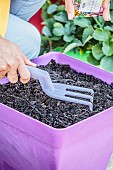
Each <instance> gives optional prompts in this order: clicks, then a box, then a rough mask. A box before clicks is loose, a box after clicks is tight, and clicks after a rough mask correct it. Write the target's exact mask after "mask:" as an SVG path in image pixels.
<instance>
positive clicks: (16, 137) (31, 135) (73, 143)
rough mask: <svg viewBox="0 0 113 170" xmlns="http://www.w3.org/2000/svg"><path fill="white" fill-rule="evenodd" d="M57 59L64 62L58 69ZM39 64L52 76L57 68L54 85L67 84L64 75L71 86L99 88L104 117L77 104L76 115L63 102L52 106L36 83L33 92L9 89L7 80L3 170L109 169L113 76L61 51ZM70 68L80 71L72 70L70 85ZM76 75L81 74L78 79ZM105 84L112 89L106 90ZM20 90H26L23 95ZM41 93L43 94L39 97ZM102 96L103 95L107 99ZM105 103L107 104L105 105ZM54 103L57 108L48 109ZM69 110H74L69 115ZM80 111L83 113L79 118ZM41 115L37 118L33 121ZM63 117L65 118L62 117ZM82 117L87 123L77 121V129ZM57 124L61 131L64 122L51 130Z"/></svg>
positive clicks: (1, 114)
mask: <svg viewBox="0 0 113 170" xmlns="http://www.w3.org/2000/svg"><path fill="white" fill-rule="evenodd" d="M51 59H54V60H55V61H56V63H58V65H57V67H56V65H55V63H53V64H52V65H51ZM33 61H34V62H35V63H37V64H38V65H39V66H40V65H42V66H41V68H43V67H45V66H46V65H47V64H48V63H49V62H50V65H51V69H52V71H51V69H50V70H49V71H50V75H52V72H53V75H54V76H55V79H54V81H56V79H57V78H59V81H61V80H63V78H61V77H62V74H63V75H64V81H67V83H72V82H73V81H74V82H75V83H78V85H82V84H83V85H84V86H86V85H87V87H89V84H90V83H92V84H90V85H91V88H94V92H95V94H94V95H95V96H98V99H96V98H94V108H95V109H98V113H97V114H96V112H94V113H95V114H94V115H93V116H92V113H91V112H87V113H86V108H84V107H82V106H80V108H81V109H79V106H78V105H74V112H73V114H72V104H69V103H68V104H66V106H65V105H64V104H62V102H60V101H58V100H57V102H56V101H52V103H51V102H50V99H49V98H47V97H42V90H40V89H39V90H38V89H37V88H38V87H36V81H34V80H33V82H34V84H32V83H33V82H32V83H31V87H29V86H27V85H22V86H21V88H20V85H19V84H17V85H16V86H15V85H11V84H8V86H7V84H6V85H5V84H4V83H6V82H7V80H6V79H5V80H2V81H1V83H2V84H3V85H1V87H0V95H1V97H0V99H1V102H3V103H4V104H2V103H1V104H0V146H1V147H0V168H1V169H8V170H13V169H14V170H26V169H27V170H31V169H32V170H45V169H46V170H63V169H65V170H70V169H71V170H75V169H77V170H83V169H87V170H105V169H106V167H107V164H108V160H109V157H110V155H111V153H112V152H113V145H112V143H113V142H112V141H113V130H112V129H113V102H112V101H113V95H112V87H113V84H112V82H113V74H111V73H109V72H107V71H104V70H102V69H99V68H97V67H95V66H92V65H89V64H87V63H84V62H82V61H79V60H77V59H73V58H71V57H69V56H67V55H64V54H62V53H59V52H51V53H48V54H45V55H43V56H40V57H38V58H37V59H35V60H33ZM59 64H60V65H61V66H60V65H59ZM64 64H65V66H63V65H64ZM67 65H69V66H70V68H72V69H74V70H76V71H77V72H76V71H74V70H73V71H71V76H72V77H73V78H71V79H70V80H69V79H68V77H67V74H68V73H69V66H67ZM63 67H65V68H64V71H62V68H63ZM60 69H61V71H60ZM55 70H57V73H55ZM60 72H61V75H60V76H61V77H60V76H59V74H60ZM73 74H77V77H76V79H74V75H73ZM89 75H91V76H89ZM92 76H93V77H92ZM79 77H80V78H79ZM95 77H96V78H95ZM68 81H69V82H68ZM103 82H104V87H105V89H106V90H104V89H103V88H102V84H101V83H103ZM81 83H82V84H81ZM26 86H27V87H26ZM7 87H9V89H8V88H7ZM11 87H13V88H11ZM19 88H20V91H18V89H19ZM26 88H27V89H28V90H27V92H26V91H25V89H26ZM33 89H34V90H33ZM23 91H25V93H23ZM38 93H40V95H39V97H38ZM5 94H6V96H4V95H5ZM9 94H11V96H9ZM15 94H16V95H15ZM100 94H103V97H102V96H101V95H100ZM99 95H100V96H99ZM28 96H29V97H30V98H28ZM10 97H11V98H10ZM7 101H9V105H13V106H14V107H15V108H16V107H17V106H18V109H23V110H21V112H19V111H17V110H15V109H13V108H10V107H8V106H6V103H7ZM40 101H41V105H40V107H37V108H36V107H35V105H36V104H37V102H40ZM95 102H96V104H95ZM100 102H102V103H101V105H100ZM50 103H51V107H52V109H50V107H49V108H48V106H49V105H50ZM55 103H56V104H55ZM110 103H111V106H112V107H110ZM54 104H55V105H56V108H57V109H58V108H59V106H61V110H60V114H59V109H58V112H56V111H55V107H54V106H55V105H54ZM21 107H22V108H21ZM46 107H47V109H46ZM65 107H66V108H68V109H66V110H65V112H64V109H65ZM103 107H104V108H105V110H103ZM109 107H110V108H109ZM42 108H43V111H42V112H41V109H42ZM50 110H51V111H50ZM78 110H79V111H80V112H79V114H77V113H78ZM102 110H103V111H102ZM35 111H36V113H37V114H36V115H35V116H34V117H31V116H32V115H33V113H34V112H35ZM22 112H24V113H26V114H28V112H29V114H28V115H29V116H28V115H25V114H23V113H22ZM87 114H89V115H90V116H89V118H87V119H85V120H83V118H84V116H86V117H87ZM62 115H64V116H65V117H64V118H62ZM72 115H73V117H71V116H72ZM40 116H41V118H42V122H41V121H40V120H36V118H37V119H40ZM79 116H81V121H80V122H78V123H76V121H75V123H74V124H73V125H72V122H73V121H74V120H77V121H78V120H79V119H80V117H79ZM45 117H46V119H45ZM58 118H60V119H58ZM53 119H54V120H55V119H56V120H55V121H54V123H53V125H54V126H55V127H56V126H57V123H58V121H59V123H60V124H59V125H60V126H58V127H59V128H55V127H52V126H51V125H47V124H50V123H51V122H52V121H53ZM57 120H58V121H57ZM67 120H70V121H69V123H68V125H70V126H68V127H67V126H66V127H65V128H61V123H62V122H63V123H64V125H65V123H66V122H67ZM44 121H45V123H44ZM70 122H71V123H70Z"/></svg>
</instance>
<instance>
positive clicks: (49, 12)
mask: <svg viewBox="0 0 113 170" xmlns="http://www.w3.org/2000/svg"><path fill="white" fill-rule="evenodd" d="M57 8H58V6H57V5H56V4H52V5H50V6H49V7H48V9H47V14H53V13H54V12H56V11H57Z"/></svg>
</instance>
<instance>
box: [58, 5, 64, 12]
mask: <svg viewBox="0 0 113 170" xmlns="http://www.w3.org/2000/svg"><path fill="white" fill-rule="evenodd" d="M64 10H65V5H59V6H58V8H57V11H64Z"/></svg>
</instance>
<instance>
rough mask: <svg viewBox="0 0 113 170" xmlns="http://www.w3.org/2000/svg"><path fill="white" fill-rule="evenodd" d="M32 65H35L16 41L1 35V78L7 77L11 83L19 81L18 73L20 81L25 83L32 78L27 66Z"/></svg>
mask: <svg viewBox="0 0 113 170" xmlns="http://www.w3.org/2000/svg"><path fill="white" fill-rule="evenodd" d="M26 65H30V66H33V67H35V66H36V65H35V64H34V63H32V62H31V61H30V60H29V59H28V58H27V57H26V56H25V55H24V54H23V53H22V51H21V50H20V49H19V47H18V46H17V45H15V44H14V43H12V42H10V41H8V40H6V39H4V38H2V37H0V78H4V77H5V76H6V74H7V78H8V80H9V81H10V82H11V83H16V82H17V81H18V73H19V75H20V81H21V82H22V83H23V84H25V83H27V82H28V81H29V80H30V73H29V71H28V69H27V67H26Z"/></svg>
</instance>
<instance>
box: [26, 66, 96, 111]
mask: <svg viewBox="0 0 113 170" xmlns="http://www.w3.org/2000/svg"><path fill="white" fill-rule="evenodd" d="M27 67H28V70H29V71H30V74H31V77H32V78H34V79H38V80H39V82H40V84H41V87H42V89H43V91H44V92H45V93H46V94H47V95H48V96H50V97H52V98H55V99H59V100H64V101H68V102H74V103H79V104H83V105H87V106H89V108H90V111H93V96H94V91H93V90H92V89H89V88H83V87H78V86H72V85H66V84H61V83H53V82H52V80H51V78H50V75H49V73H48V72H47V71H45V70H41V69H39V68H34V67H31V66H27ZM76 91H80V92H88V94H83V93H78V92H76ZM77 97H78V99H77ZM81 98H83V99H87V100H86V101H85V100H83V99H81Z"/></svg>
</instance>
